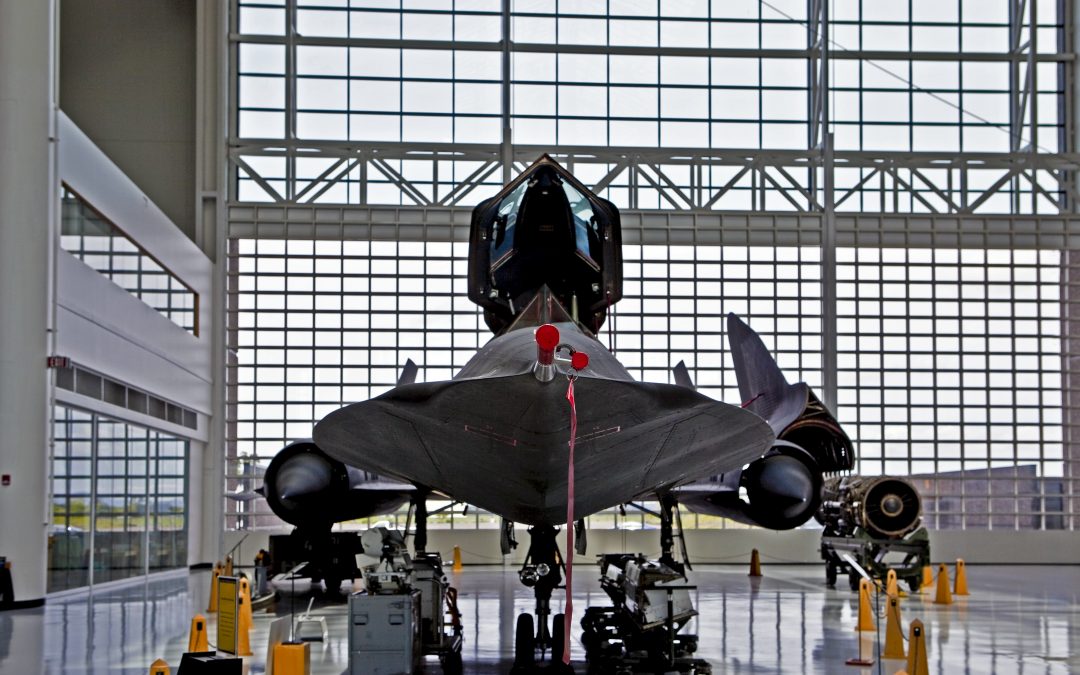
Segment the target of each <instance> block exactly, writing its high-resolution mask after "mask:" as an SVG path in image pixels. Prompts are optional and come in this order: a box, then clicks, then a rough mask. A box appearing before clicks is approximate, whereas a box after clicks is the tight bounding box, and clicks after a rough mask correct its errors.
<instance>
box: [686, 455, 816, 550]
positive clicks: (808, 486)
mask: <svg viewBox="0 0 1080 675" xmlns="http://www.w3.org/2000/svg"><path fill="white" fill-rule="evenodd" d="M719 483H720V484H719V485H717V486H716V488H718V489H710V490H702V489H701V487H700V486H701V484H691V485H689V486H687V487H686V489H685V491H680V492H678V493H677V495H678V497H677V498H678V499H679V501H680V502H681V503H683V504H685V505H686V506H687V507H688V508H689V509H690V510H692V511H695V512H697V513H706V514H710V515H716V516H723V517H725V518H731V519H732V520H737V521H739V522H740V523H746V524H747V525H757V526H760V527H767V528H769V529H773V530H790V529H792V528H795V527H798V526H800V525H802V524H803V523H805V522H806V521H808V520H810V518H811V517H813V515H814V514H815V513H816V512H817V511H818V508H819V507H820V506H821V487H822V475H821V469H819V468H818V465H817V462H815V461H814V458H813V457H811V456H810V454H809V453H807V452H806V451H805V450H803V449H802V448H800V447H799V446H797V445H795V444H793V443H789V442H786V441H776V442H775V444H774V445H773V447H772V448H771V449H770V450H769V451H768V452H767V453H765V455H764V456H763V457H762V458H761V459H757V460H754V461H753V462H751V463H750V464H749V465H748V466H747V467H746V468H745V469H742V470H741V471H733V472H730V473H728V474H724V475H723V476H721V477H720V481H719Z"/></svg>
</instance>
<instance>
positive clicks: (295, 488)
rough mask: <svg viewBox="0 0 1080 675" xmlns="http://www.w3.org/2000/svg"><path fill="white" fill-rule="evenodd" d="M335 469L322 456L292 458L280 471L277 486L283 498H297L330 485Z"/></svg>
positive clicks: (308, 455)
mask: <svg viewBox="0 0 1080 675" xmlns="http://www.w3.org/2000/svg"><path fill="white" fill-rule="evenodd" d="M332 476H333V470H332V468H331V467H330V464H329V462H327V461H326V460H325V459H323V458H322V457H319V456H317V455H313V454H306V455H297V456H295V457H293V458H291V459H290V460H289V461H288V462H287V463H286V464H285V466H283V467H281V470H280V471H279V472H278V474H277V477H276V480H275V483H276V485H275V487H276V488H277V490H276V491H277V493H278V497H279V498H280V499H281V500H282V501H285V500H289V499H296V498H298V497H304V496H307V495H310V494H313V493H316V492H320V491H322V490H325V489H326V488H328V487H330V479H331V478H332Z"/></svg>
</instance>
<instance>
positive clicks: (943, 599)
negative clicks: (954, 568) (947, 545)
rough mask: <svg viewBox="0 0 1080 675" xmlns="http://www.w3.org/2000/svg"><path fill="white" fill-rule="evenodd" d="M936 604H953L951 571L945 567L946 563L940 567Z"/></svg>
mask: <svg viewBox="0 0 1080 675" xmlns="http://www.w3.org/2000/svg"><path fill="white" fill-rule="evenodd" d="M934 604H935V605H951V604H952V593H950V592H949V569H948V568H947V567H945V563H941V564H940V565H938V573H937V596H936V597H935V598H934Z"/></svg>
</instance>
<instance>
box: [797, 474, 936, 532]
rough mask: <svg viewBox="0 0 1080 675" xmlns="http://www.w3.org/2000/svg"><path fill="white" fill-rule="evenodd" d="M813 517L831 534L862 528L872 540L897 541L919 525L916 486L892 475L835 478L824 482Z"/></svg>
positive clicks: (920, 505) (918, 497) (919, 509)
mask: <svg viewBox="0 0 1080 675" xmlns="http://www.w3.org/2000/svg"><path fill="white" fill-rule="evenodd" d="M815 518H816V519H817V520H818V522H820V523H821V524H822V525H824V526H825V529H826V530H827V531H829V532H830V533H832V534H837V535H844V536H850V535H852V534H854V532H855V529H856V528H861V529H862V530H864V531H866V532H867V533H868V534H870V535H871V536H873V537H876V538H881V539H900V538H902V537H903V536H905V535H906V534H908V533H909V532H912V531H913V530H915V529H916V528H918V527H919V523H920V522H922V499H921V497H920V496H919V491H918V490H916V489H915V486H914V485H912V484H911V482H910V481H907V480H905V479H903V478H897V477H895V476H870V477H867V476H857V475H853V476H834V477H832V478H829V479H828V480H827V481H825V485H824V488H823V489H822V504H821V509H820V510H819V511H818V513H817V515H816V516H815Z"/></svg>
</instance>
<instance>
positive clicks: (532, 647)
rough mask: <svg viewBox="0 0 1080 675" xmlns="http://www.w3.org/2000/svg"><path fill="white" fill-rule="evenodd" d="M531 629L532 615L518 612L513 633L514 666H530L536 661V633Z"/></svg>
mask: <svg viewBox="0 0 1080 675" xmlns="http://www.w3.org/2000/svg"><path fill="white" fill-rule="evenodd" d="M533 630H534V629H533V615H532V614H528V613H524V614H518V618H517V632H516V633H515V635H514V665H515V666H531V665H533V664H534V663H536V633H534V632H533Z"/></svg>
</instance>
